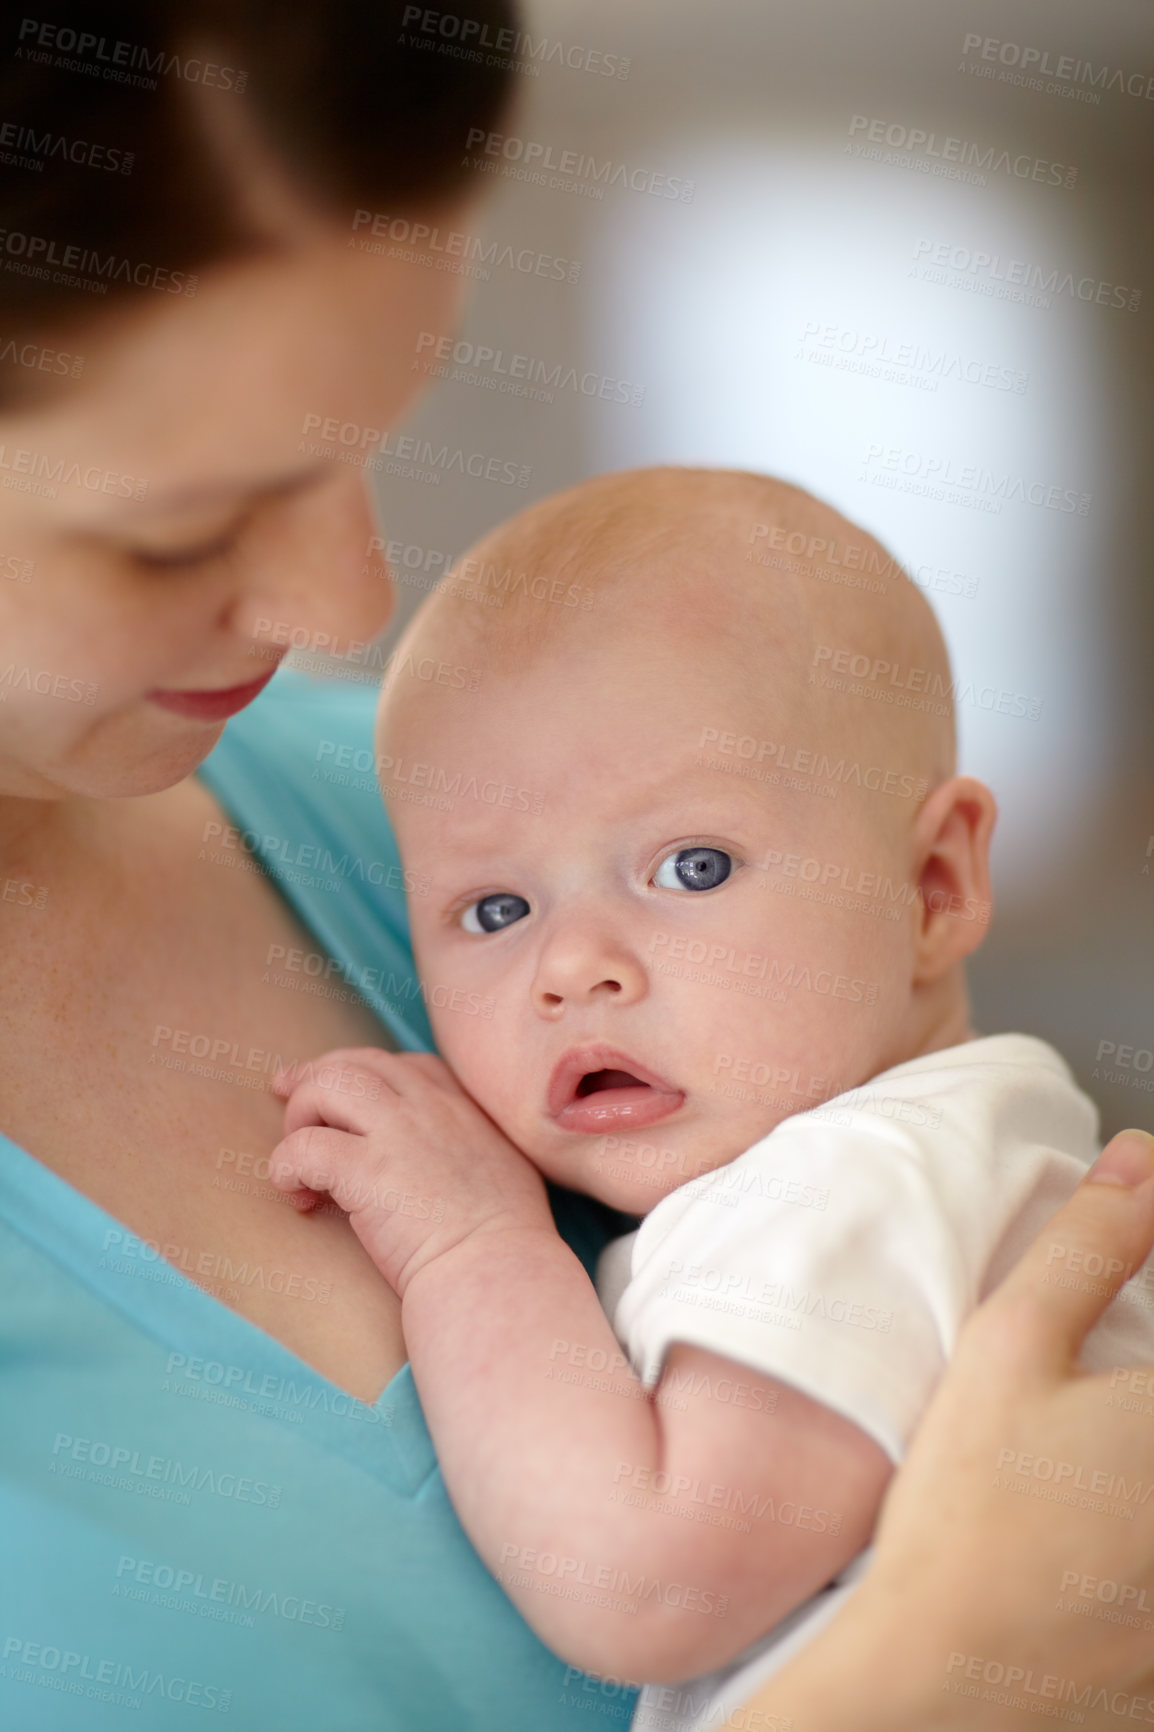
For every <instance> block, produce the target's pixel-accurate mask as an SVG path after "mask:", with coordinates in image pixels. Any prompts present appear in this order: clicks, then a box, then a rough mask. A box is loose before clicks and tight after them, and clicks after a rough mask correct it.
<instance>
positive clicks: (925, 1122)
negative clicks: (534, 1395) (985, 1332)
mask: <svg viewBox="0 0 1154 1732" xmlns="http://www.w3.org/2000/svg"><path fill="white" fill-rule="evenodd" d="M1096 1130H1097V1115H1096V1112H1095V1109H1094V1107H1093V1105H1092V1103H1091V1102H1090V1101H1089V1100H1088V1099H1087V1098H1086V1096H1085V1095H1083V1094H1082V1093H1081V1092H1080V1091H1079V1089H1078V1088H1077V1086H1076V1085H1075V1083H1074V1081H1073V1078H1072V1077H1071V1075H1070V1073H1069V1071H1068V1069H1067V1068H1066V1065H1065V1064H1064V1063H1063V1061H1062V1059H1061V1058H1060V1057H1059V1056H1058V1054H1057V1053H1056V1052H1054V1051H1053V1049H1052V1048H1050V1047H1049V1046H1047V1045H1046V1044H1045V1043H1044V1042H1042V1041H1039V1040H1034V1039H1032V1038H1029V1037H1027V1036H1024V1035H999V1036H995V1037H992V1038H988V1039H981V1040H974V1041H970V1042H967V1043H966V1044H965V1045H962V1046H957V1047H953V1048H950V1049H949V1050H947V1051H943V1052H938V1053H933V1054H930V1055H928V1056H926V1057H923V1058H918V1059H915V1060H912V1061H911V1062H909V1063H907V1064H902V1065H898V1066H895V1067H894V1068H893V1069H891V1070H888V1071H885V1072H883V1073H882V1074H880V1075H879V1076H877V1077H875V1078H874V1079H873V1080H872V1081H871V1082H870V1083H869V1084H867V1085H866V1086H865V1087H863V1088H861V1089H858V1090H856V1091H854V1092H852V1093H850V1094H844V1095H841V1096H838V1097H837V1098H836V1099H835V1100H833V1101H830V1102H828V1103H826V1104H825V1105H824V1106H821V1107H818V1108H816V1109H814V1110H812V1111H810V1112H807V1113H802V1114H799V1115H797V1116H796V1117H793V1118H789V1119H787V1120H785V1121H784V1122H783V1123H782V1124H780V1125H778V1126H777V1127H776V1129H774V1130H773V1131H772V1132H771V1133H770V1134H769V1135H768V1136H766V1137H764V1138H763V1139H762V1140H761V1141H760V1142H759V1143H757V1144H755V1145H754V1147H753V1148H751V1149H749V1150H747V1151H746V1153H745V1154H743V1155H741V1156H740V1157H739V1158H738V1159H737V1160H736V1161H733V1162H732V1163H731V1164H730V1165H728V1166H726V1167H723V1168H720V1169H719V1170H718V1171H717V1172H715V1173H711V1174H706V1175H704V1176H703V1177H702V1178H700V1179H696V1180H694V1181H692V1182H691V1183H690V1184H688V1185H685V1186H683V1187H682V1188H681V1189H680V1190H678V1191H676V1192H674V1193H673V1194H672V1195H671V1196H669V1197H666V1198H665V1199H663V1201H662V1202H660V1203H659V1204H658V1205H657V1207H656V1208H655V1209H654V1210H653V1211H652V1212H651V1213H650V1214H649V1215H648V1216H647V1217H646V1219H645V1221H644V1222H643V1224H642V1226H641V1228H640V1230H639V1232H638V1233H637V1235H636V1237H635V1239H634V1240H633V1244H632V1254H631V1259H630V1270H629V1280H628V1284H627V1285H626V1287H625V1290H624V1292H623V1294H622V1296H621V1298H620V1300H619V1301H618V1303H617V1306H616V1311H615V1317H614V1322H615V1327H616V1329H617V1333H618V1335H619V1337H620V1339H621V1341H622V1343H623V1345H624V1346H625V1348H626V1350H627V1351H628V1353H629V1355H630V1358H631V1359H632V1361H633V1363H634V1365H635V1366H637V1368H638V1369H639V1371H640V1373H641V1375H642V1376H643V1378H644V1379H645V1381H646V1383H647V1384H648V1385H650V1386H652V1385H653V1384H655V1383H656V1381H657V1380H658V1378H659V1376H660V1374H661V1369H662V1364H663V1361H664V1358H665V1355H666V1353H667V1352H668V1350H669V1347H670V1345H671V1344H672V1343H673V1342H686V1343H689V1344H692V1345H694V1346H697V1347H701V1348H705V1349H707V1350H710V1351H712V1352H714V1353H717V1354H720V1355H722V1356H724V1357H726V1358H729V1359H733V1360H736V1361H738V1362H739V1363H741V1364H743V1365H746V1366H749V1367H751V1368H753V1369H755V1370H758V1371H761V1372H762V1373H764V1374H766V1375H770V1376H774V1377H777V1378H780V1379H782V1380H784V1381H786V1382H788V1383H790V1384H792V1385H794V1386H795V1387H796V1388H798V1389H800V1390H802V1391H803V1392H805V1393H806V1394H808V1395H810V1396H812V1397H813V1398H814V1399H815V1400H817V1401H820V1402H822V1403H824V1404H825V1405H826V1406H829V1407H832V1408H834V1409H835V1410H836V1411H838V1412H840V1413H842V1414H844V1415H845V1416H846V1417H847V1418H849V1419H851V1420H853V1421H854V1422H855V1423H856V1424H858V1425H859V1426H861V1428H862V1429H863V1430H864V1431H866V1432H867V1433H868V1434H869V1435H870V1436H871V1437H873V1438H874V1439H875V1440H876V1441H877V1442H878V1443H879V1444H880V1445H881V1447H882V1448H883V1449H884V1450H886V1452H887V1453H888V1454H889V1455H890V1456H891V1458H892V1459H893V1460H894V1461H900V1460H901V1458H902V1456H903V1454H904V1450H905V1446H906V1444H907V1443H908V1440H909V1437H910V1435H911V1433H912V1430H913V1428H914V1426H915V1424H916V1422H917V1420H918V1418H919V1417H920V1414H921V1412H922V1410H923V1408H924V1407H925V1404H926V1402H927V1401H928V1399H929V1396H930V1394H931V1392H932V1390H933V1388H934V1386H935V1384H936V1383H937V1382H938V1380H939V1378H940V1376H941V1374H942V1371H943V1369H944V1366H945V1363H946V1360H947V1358H948V1357H949V1354H950V1352H951V1349H952V1347H953V1344H954V1341H955V1338H956V1336H957V1332H958V1329H959V1327H960V1325H961V1323H962V1321H963V1320H964V1319H965V1317H966V1316H967V1315H968V1313H969V1312H970V1311H971V1310H973V1308H974V1306H975V1305H976V1304H977V1303H978V1302H979V1300H980V1299H981V1298H982V1297H983V1296H984V1294H985V1293H986V1292H987V1291H989V1289H990V1288H991V1287H992V1286H993V1285H994V1284H996V1282H997V1281H998V1280H999V1279H1000V1278H1001V1276H1002V1275H1003V1274H1004V1273H1005V1271H1006V1270H1007V1269H1008V1268H1009V1267H1010V1265H1011V1264H1012V1263H1013V1262H1014V1261H1015V1260H1016V1258H1017V1256H1018V1255H1020V1253H1021V1251H1022V1250H1023V1249H1024V1248H1025V1246H1026V1244H1027V1243H1028V1242H1029V1240H1030V1239H1031V1238H1032V1236H1033V1234H1034V1232H1035V1231H1036V1230H1037V1228H1038V1227H1040V1226H1041V1224H1042V1222H1043V1221H1044V1220H1045V1219H1046V1218H1047V1216H1049V1215H1050V1214H1052V1213H1053V1211H1054V1210H1055V1209H1056V1208H1058V1207H1059V1206H1060V1204H1061V1203H1062V1202H1063V1201H1064V1200H1065V1198H1066V1197H1067V1196H1068V1195H1069V1193H1070V1191H1071V1190H1072V1189H1073V1187H1074V1185H1075V1184H1076V1183H1077V1181H1078V1179H1079V1178H1081V1176H1082V1174H1083V1172H1084V1171H1085V1168H1086V1166H1087V1164H1088V1163H1089V1162H1090V1161H1091V1160H1092V1159H1093V1158H1094V1155H1095V1153H1096V1141H1095V1137H1096Z"/></svg>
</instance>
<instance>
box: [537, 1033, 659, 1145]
mask: <svg viewBox="0 0 1154 1732" xmlns="http://www.w3.org/2000/svg"><path fill="white" fill-rule="evenodd" d="M684 1101H685V1094H684V1091H683V1090H681V1089H678V1088H674V1086H673V1084H672V1083H668V1082H666V1080H665V1078H664V1077H661V1076H658V1075H657V1073H656V1071H651V1070H649V1069H648V1068H647V1067H646V1066H645V1065H642V1064H638V1063H637V1062H636V1060H634V1059H633V1058H631V1057H630V1055H629V1054H628V1053H622V1052H616V1051H611V1050H610V1049H608V1048H605V1047H573V1048H571V1049H570V1051H569V1052H567V1053H565V1054H564V1055H563V1056H562V1057H561V1059H560V1060H559V1061H558V1063H557V1064H556V1065H555V1066H554V1069H553V1074H552V1076H551V1077H550V1079H549V1093H548V1101H547V1110H548V1113H549V1116H550V1117H551V1118H553V1119H554V1120H556V1122H557V1124H559V1125H560V1126H561V1128H562V1129H563V1130H567V1131H582V1132H585V1133H586V1134H587V1135H588V1134H590V1133H596V1132H598V1131H603V1132H609V1131H617V1130H624V1129H628V1128H630V1127H632V1126H638V1127H640V1126H641V1125H652V1124H655V1123H656V1122H657V1120H658V1119H664V1118H668V1117H669V1115H670V1114H671V1113H675V1112H676V1111H677V1110H678V1108H679V1107H681V1106H682V1105H683V1104H684Z"/></svg>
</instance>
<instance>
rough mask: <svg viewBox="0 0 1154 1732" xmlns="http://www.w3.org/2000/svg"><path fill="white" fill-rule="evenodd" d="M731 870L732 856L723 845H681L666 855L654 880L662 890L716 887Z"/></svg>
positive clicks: (711, 888)
mask: <svg viewBox="0 0 1154 1732" xmlns="http://www.w3.org/2000/svg"><path fill="white" fill-rule="evenodd" d="M732 871H733V856H732V855H730V854H727V853H726V852H725V850H724V848H681V849H679V851H678V852H677V853H676V854H667V855H666V856H665V859H664V860H663V861H662V862H661V864H660V866H659V867H658V868H657V871H656V872H655V873H654V874H653V882H654V883H655V884H656V885H658V886H659V887H660V888H661V889H662V890H715V889H716V888H717V886H718V885H719V884H724V883H725V880H726V879H727V878H728V877H729V874H730V873H731V872H732Z"/></svg>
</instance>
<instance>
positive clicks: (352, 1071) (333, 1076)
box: [284, 1064, 395, 1135]
mask: <svg viewBox="0 0 1154 1732" xmlns="http://www.w3.org/2000/svg"><path fill="white" fill-rule="evenodd" d="M393 1098H395V1091H394V1090H392V1089H390V1088H389V1087H388V1086H387V1084H385V1083H384V1082H383V1081H382V1080H381V1077H380V1076H379V1075H378V1074H377V1073H376V1072H375V1071H368V1070H363V1069H361V1068H360V1067H359V1066H356V1065H352V1064H342V1065H340V1066H339V1067H338V1066H328V1067H323V1068H321V1069H319V1070H318V1072H317V1075H316V1076H314V1077H312V1078H310V1079H309V1080H307V1081H305V1082H301V1083H298V1084H297V1086H296V1088H294V1089H293V1091H292V1094H291V1095H290V1096H289V1098H288V1102H287V1104H286V1106H285V1114H284V1122H285V1131H286V1132H292V1131H299V1130H304V1129H305V1128H306V1127H307V1126H308V1125H328V1126H330V1127H331V1128H332V1129H333V1130H338V1131H355V1132H359V1133H361V1134H362V1135H363V1134H364V1132H365V1131H366V1130H368V1128H369V1125H370V1123H373V1122H376V1120H377V1118H378V1117H379V1115H380V1113H381V1111H382V1110H383V1107H382V1103H384V1105H385V1106H387V1103H388V1101H389V1100H391V1099H393Z"/></svg>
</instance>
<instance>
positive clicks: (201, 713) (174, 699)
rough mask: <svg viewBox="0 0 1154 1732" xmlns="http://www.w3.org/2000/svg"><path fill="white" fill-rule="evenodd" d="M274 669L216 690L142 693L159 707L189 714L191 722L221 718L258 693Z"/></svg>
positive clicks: (242, 706)
mask: <svg viewBox="0 0 1154 1732" xmlns="http://www.w3.org/2000/svg"><path fill="white" fill-rule="evenodd" d="M275 673H276V668H273V669H272V672H271V673H267V674H261V676H260V678H259V679H257V680H249V682H248V684H247V685H243V686H224V687H222V688H220V689H218V690H216V691H207V692H178V691H160V690H158V691H154V692H146V693H145V696H146V697H147V698H148V701H149V702H150V703H153V704H159V705H160V707H161V709H162V710H171V711H172V712H173V714H174V715H178V716H188V717H189V718H190V719H191V720H192V721H194V722H221V721H223V720H224V718H225V717H226V716H235V714H236V712H237V711H238V710H243V709H244V707H245V705H246V704H251V703H252V701H253V699H254V698H255V697H259V695H260V693H261V692H263V691H264V688H265V687H266V686H267V685H268V682H269V681H270V680H271V679H272V676H273V674H275Z"/></svg>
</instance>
